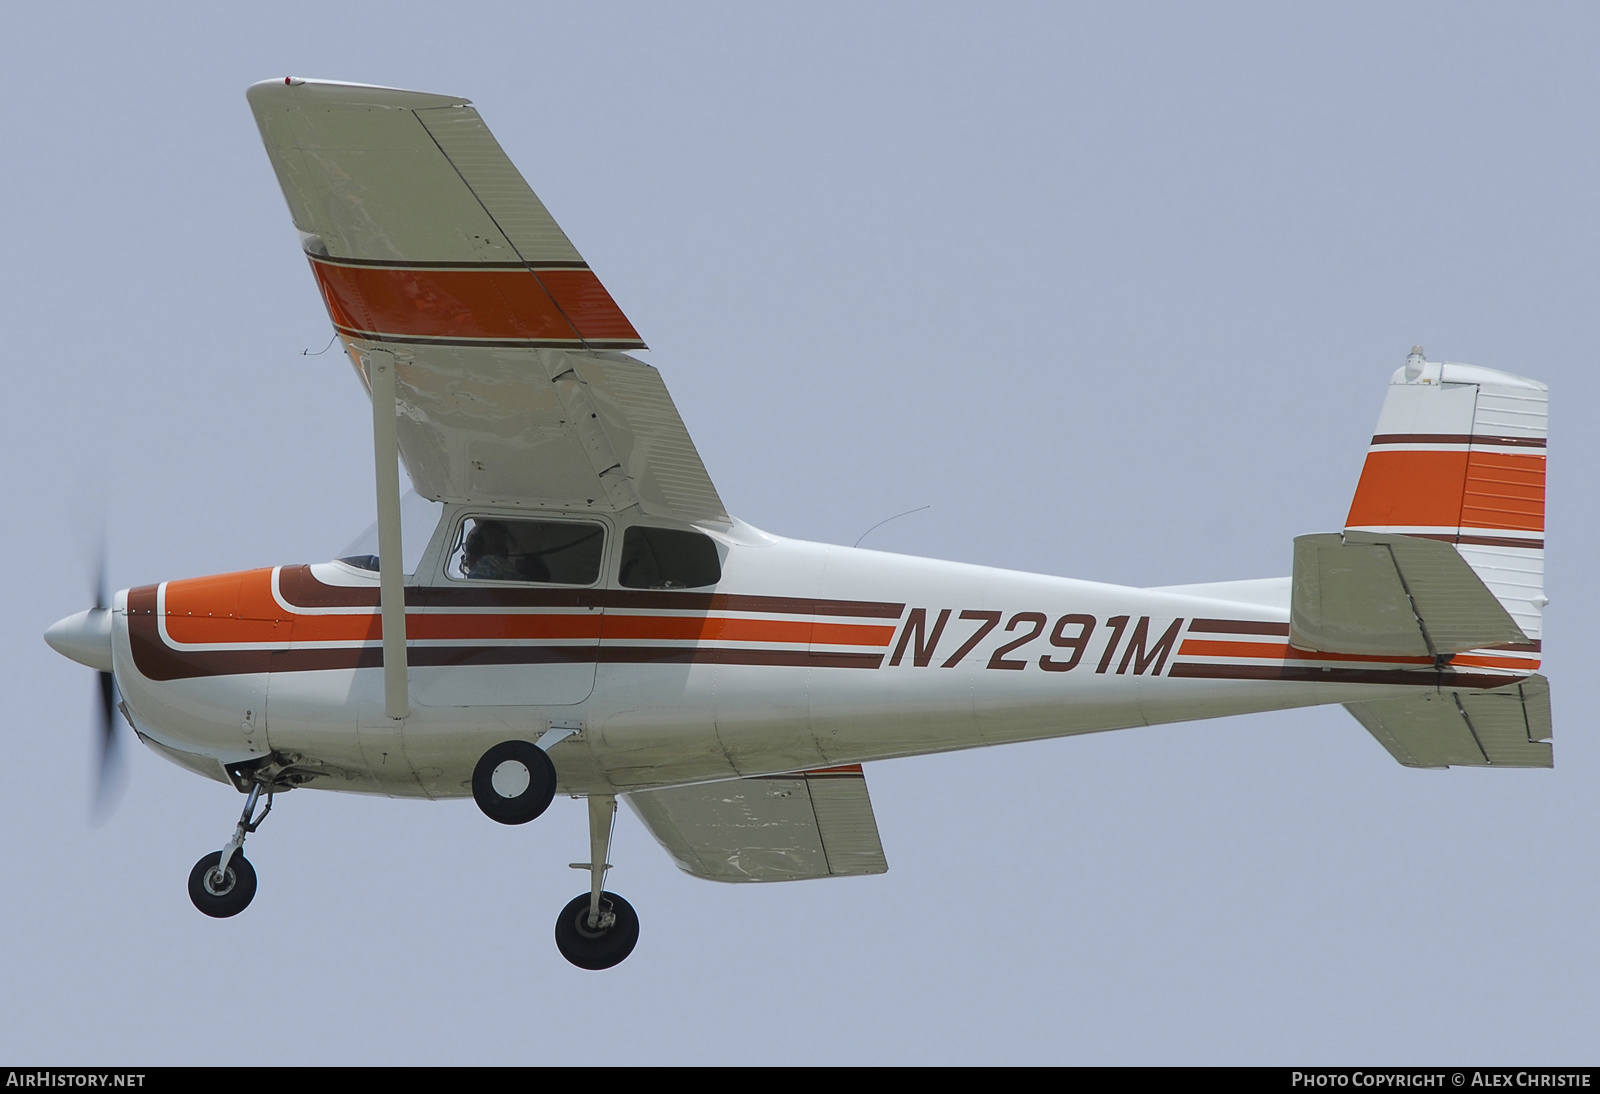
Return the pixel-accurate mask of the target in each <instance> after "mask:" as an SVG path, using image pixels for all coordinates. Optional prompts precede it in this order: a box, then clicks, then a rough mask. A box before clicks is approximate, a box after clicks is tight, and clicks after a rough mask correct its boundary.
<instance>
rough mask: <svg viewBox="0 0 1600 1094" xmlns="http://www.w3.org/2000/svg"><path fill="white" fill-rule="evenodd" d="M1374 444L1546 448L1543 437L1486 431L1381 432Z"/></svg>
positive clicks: (1375, 438)
mask: <svg viewBox="0 0 1600 1094" xmlns="http://www.w3.org/2000/svg"><path fill="white" fill-rule="evenodd" d="M1372 443H1373V444H1481V445H1500V446H1502V447H1505V448H1544V447H1545V439H1544V438H1543V437H1492V436H1489V435H1488V434H1485V433H1379V434H1377V435H1376V436H1374V437H1373V438H1372Z"/></svg>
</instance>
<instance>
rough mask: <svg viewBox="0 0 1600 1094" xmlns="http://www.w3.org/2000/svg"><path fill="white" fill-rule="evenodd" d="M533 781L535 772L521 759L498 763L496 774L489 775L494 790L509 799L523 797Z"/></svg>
mask: <svg viewBox="0 0 1600 1094" xmlns="http://www.w3.org/2000/svg"><path fill="white" fill-rule="evenodd" d="M532 783H533V772H531V771H529V770H528V765H527V764H525V763H523V762H522V761H521V760H506V761H504V762H503V763H500V764H499V765H497V766H496V767H495V769H494V774H493V775H491V776H489V785H490V786H492V787H494V792H495V793H496V794H498V795H500V796H501V797H502V798H505V799H507V800H511V799H514V798H520V797H522V795H523V794H525V793H527V792H528V787H529V786H530V785H532Z"/></svg>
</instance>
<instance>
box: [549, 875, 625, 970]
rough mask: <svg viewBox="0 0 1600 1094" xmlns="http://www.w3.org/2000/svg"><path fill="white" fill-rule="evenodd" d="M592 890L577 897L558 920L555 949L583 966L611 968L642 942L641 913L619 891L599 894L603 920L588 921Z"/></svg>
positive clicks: (564, 909)
mask: <svg viewBox="0 0 1600 1094" xmlns="http://www.w3.org/2000/svg"><path fill="white" fill-rule="evenodd" d="M591 896H592V894H590V893H584V894H583V895H582V896H579V897H574V898H573V900H572V903H570V904H568V905H567V906H566V907H565V908H563V909H561V917H560V918H559V919H557V920H556V949H558V950H560V951H561V956H562V957H565V958H566V959H567V960H568V961H571V962H572V963H573V964H574V965H576V966H578V968H580V969H590V970H599V969H609V968H611V967H612V966H613V965H620V964H622V962H623V960H624V959H625V958H626V957H627V956H628V955H629V954H630V953H632V952H633V947H634V946H636V945H637V944H638V942H639V916H638V913H636V912H635V911H634V910H633V905H631V904H629V903H628V902H627V901H626V900H623V899H622V898H621V897H620V896H618V895H617V894H616V893H601V894H600V922H599V924H597V925H595V926H592V927H591V926H590V925H589V903H590V898H591Z"/></svg>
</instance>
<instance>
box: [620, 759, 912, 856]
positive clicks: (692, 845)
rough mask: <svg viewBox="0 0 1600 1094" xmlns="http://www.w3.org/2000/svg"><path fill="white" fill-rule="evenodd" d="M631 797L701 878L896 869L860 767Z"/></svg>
mask: <svg viewBox="0 0 1600 1094" xmlns="http://www.w3.org/2000/svg"><path fill="white" fill-rule="evenodd" d="M624 797H625V798H626V800H627V802H628V804H629V805H630V806H632V808H633V810H634V812H635V813H637V814H638V815H639V818H640V819H641V820H643V821H644V823H645V826H646V827H647V828H649V829H650V833H651V835H653V836H655V838H656V840H657V842H659V843H660V844H661V845H662V846H663V847H665V848H666V849H667V852H668V853H669V854H670V855H671V856H672V858H673V861H674V862H676V863H677V864H678V868H679V869H681V870H683V871H685V872H686V873H690V874H693V875H694V876H695V877H700V878H706V879H707V880H710V881H801V880H804V879H807V878H818V877H844V876H851V875H861V874H881V873H884V872H885V871H886V870H888V868H889V866H888V863H887V862H886V861H885V860H884V856H883V844H882V842H881V841H880V840H879V838H878V823H877V820H876V818H875V817H874V816H873V813H872V800H871V798H870V797H869V796H868V794H867V781H866V776H865V774H864V773H863V772H862V770H861V767H860V766H859V765H855V766H851V767H840V768H829V769H826V770H822V771H807V772H801V773H798V774H795V775H781V776H772V777H763V778H755V779H735V780H733V781H731V782H720V783H710V784H702V785H699V786H687V787H678V788H675V789H671V790H646V791H641V792H639V793H634V794H627V795H624Z"/></svg>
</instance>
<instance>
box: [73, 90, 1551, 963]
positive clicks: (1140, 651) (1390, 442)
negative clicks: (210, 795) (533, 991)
mask: <svg viewBox="0 0 1600 1094" xmlns="http://www.w3.org/2000/svg"><path fill="white" fill-rule="evenodd" d="M249 101H250V106H251V109H252V110H253V111H254V113H255V118H256V121H257V123H258V125H259V126H260V130H261V136H262V139H263V140H264V141H265V143H266V148H267V154H268V157H269V158H270V160H271V161H272V166H273V169H274V170H275V171H276V172H277V177H278V181H279V183H280V184H281V185H282V188H283V194H284V197H285V198H286V199H287V201H288V205H289V213H290V216H291V218H292V220H293V221H294V225H295V227H296V228H297V229H298V230H299V233H300V242H301V246H302V248H303V249H304V251H305V255H306V258H307V260H308V261H309V263H310V266H311V272H312V274H313V275H314V276H315V278H316V280H317V284H318V286H319V288H320V289H321V292H322V296H323V299H324V301H325V302H326V304H327V308H328V314H329V316H330V317H331V319H332V321H333V325H334V327H335V329H336V331H337V333H338V337H339V338H340V339H341V340H342V342H343V344H344V347H345V349H346V351H347V353H348V355H349V359H350V361H351V362H352V364H354V366H355V369H356V372H357V374H358V375H359V376H360V377H361V380H362V382H363V383H364V384H365V385H366V386H367V387H368V389H369V390H370V392H371V396H372V407H373V436H374V446H375V464H376V469H377V470H376V478H377V509H378V514H379V521H378V547H377V554H376V555H375V556H374V555H361V554H358V555H353V556H351V557H347V558H343V559H339V560H336V561H330V562H323V563H317V564H313V565H309V566H275V567H272V568H270V569H262V570H252V571H246V572H242V573H231V574H223V575H220V576H215V577H201V578H191V579H186V580H176V581H165V582H161V583H160V584H156V585H147V586H144V587H141V588H134V589H126V590H123V591H121V592H118V593H117V594H116V595H115V596H114V597H113V598H112V600H111V603H109V604H103V603H102V604H99V605H97V606H96V607H95V608H93V609H91V610H89V611H86V612H80V613H78V614H77V615H74V616H71V617H69V618H67V619H63V620H61V621H60V622H59V623H57V624H55V625H54V626H53V627H51V628H50V630H49V631H48V632H47V633H46V636H45V637H46V639H47V640H48V641H49V642H50V644H51V645H52V646H53V647H54V648H55V649H57V650H58V651H60V652H61V653H63V654H65V655H66V656H68V657H70V658H72V659H74V660H76V661H79V662H82V663H83V664H85V665H88V666H90V667H91V668H94V669H97V670H99V671H100V672H101V674H102V676H101V682H102V687H103V694H104V697H105V704H106V711H105V714H106V719H107V721H106V725H107V726H108V727H109V724H110V716H111V714H110V712H111V709H112V707H113V705H114V706H115V709H117V710H120V711H121V713H122V715H123V716H124V717H125V718H126V719H127V721H128V722H129V723H130V724H131V725H132V727H133V729H134V730H135V732H136V733H137V734H138V736H139V739H140V740H142V741H143V742H144V743H145V744H147V745H148V746H150V747H151V748H152V749H154V750H155V751H157V752H158V753H160V754H161V755H163V756H165V757H167V758H168V759H170V760H172V761H174V762H176V763H178V764H181V765H182V766H184V767H186V768H189V769H191V770H193V771H196V772H198V773H200V774H202V775H205V776H207V777H209V778H213V779H217V780H219V781H227V782H231V783H232V784H233V785H234V786H235V787H237V788H238V790H239V791H240V792H241V793H244V794H246V795H247V797H246V801H245V806H244V810H243V813H242V814H241V816H240V818H239V823H238V825H237V826H236V828H235V830H234V833H233V837H232V839H230V840H229V841H228V842H227V843H226V845H225V846H224V847H222V848H221V849H220V850H218V851H213V852H211V853H210V854H208V855H206V856H205V857H204V858H202V859H201V860H200V861H199V862H198V863H197V864H196V865H195V868H194V871H193V872H192V874H191V875H190V878H189V892H190V896H191V898H192V899H193V901H194V904H195V906H196V907H197V908H199V910H200V911H202V912H204V913H205V914H207V915H210V916H218V917H221V916H231V915H235V914H237V913H238V912H240V911H242V910H243V909H244V908H245V906H246V905H248V904H249V903H250V900H251V897H252V896H253V895H254V893H255V889H256V876H255V872H254V870H253V869H252V867H251V866H250V864H249V862H248V861H247V860H246V859H245V856H244V854H243V844H244V841H245V837H246V835H247V834H249V833H252V832H254V831H255V830H256V827H257V825H259V824H260V823H261V821H262V819H264V818H265V816H266V812H267V811H268V810H270V808H271V805H272V800H273V795H274V794H275V793H277V792H280V791H284V790H288V789H291V788H298V787H308V788H317V789H324V790H344V791H353V792H357V793H369V794H385V795H390V796H395V797H425V798H459V797H465V796H467V795H471V796H472V797H473V798H474V799H475V800H476V802H477V803H478V805H479V806H480V807H481V808H482V810H483V812H484V813H486V814H487V815H488V816H489V817H491V818H492V819H494V820H496V821H499V822H501V823H504V824H522V823H524V822H527V821H531V820H533V819H534V818H535V817H538V816H539V815H540V814H541V813H542V812H544V810H545V808H546V807H547V806H548V805H549V804H550V802H551V800H552V798H553V796H554V795H555V794H556V793H558V792H559V793H566V794H570V795H574V796H579V797H584V798H586V799H587V800H588V813H589V831H590V839H589V844H590V846H589V861H588V862H587V863H585V864H582V866H583V868H584V869H587V870H588V872H589V876H590V887H589V891H588V892H585V893H583V894H581V895H580V896H578V897H577V898H576V899H574V900H573V901H572V902H571V903H570V904H568V905H567V906H566V907H565V908H564V909H563V910H562V911H561V913H560V916H559V918H558V919H557V921H556V930H555V934H556V944H557V946H558V947H559V948H560V951H561V953H562V954H563V955H564V956H565V957H566V958H567V959H568V960H570V961H572V962H573V963H574V964H576V965H579V966H581V967H584V968H589V969H600V968H608V967H610V966H613V965H615V964H617V963H618V962H620V961H621V960H623V959H624V958H625V957H627V955H628V954H629V953H630V952H631V951H632V949H633V947H634V944H635V942H636V941H637V939H638V934H639V921H638V918H637V916H636V915H635V913H634V911H633V909H632V907H630V906H629V904H628V903H627V902H626V901H624V900H623V899H622V898H621V897H619V896H617V895H615V894H613V893H610V892H607V891H606V890H605V887H604V883H605V878H606V872H607V870H608V869H609V864H608V863H607V857H608V854H609V850H610V841H611V833H612V828H613V824H614V818H615V813H616V803H617V800H618V799H619V798H621V799H622V800H624V801H626V802H628V803H629V804H630V806H631V807H632V808H633V810H634V811H635V812H636V813H637V814H638V816H639V817H640V819H641V820H642V821H643V822H644V824H645V825H646V827H648V828H649V830H650V831H651V833H652V834H654V836H655V837H656V839H657V840H658V841H659V842H660V843H661V844H662V845H663V846H664V847H665V848H666V849H667V851H668V853H669V854H671V855H672V857H673V859H674V860H675V861H676V862H677V864H678V865H679V866H680V867H681V868H682V869H684V870H685V871H687V872H689V873H691V874H693V875H695V876H696V877H701V878H710V879H713V880H718V881H789V880H796V879H802V878H819V877H830V876H840V875H855V874H875V873H881V872H883V871H884V870H885V869H886V868H887V867H886V864H885V860H884V853H883V848H882V846H881V844H880V842H879V838H878V831H877V825H876V822H875V820H874V817H873V812H872V805H871V802H870V800H869V798H868V795H867V787H866V781H865V778H864V776H863V773H862V768H861V766H860V765H861V764H862V763H863V762H866V761H874V760H883V759H889V758H892V757H896V756H913V755H919V754H924V753H931V752H938V751H946V750H951V749H960V748H972V747H976V746H980V745H993V744H1000V743H1004V742H1013V741H1026V740H1035V739H1040V738H1047V737H1058V736H1064V735H1068V734H1076V733H1091V732H1096V731H1100V730H1109V729H1119V728H1124V727H1130V726H1141V725H1149V724H1154V723H1159V722H1174V721H1181V720H1186V719H1194V718H1215V717H1222V716H1226V715H1232V714H1243V713H1246V712H1251V711H1266V710H1277V709H1284V708H1289V707H1300V706H1310V705H1314V704H1322V703H1342V704H1344V705H1345V706H1346V708H1347V709H1348V710H1349V711H1350V712H1351V713H1352V714H1354V715H1355V717H1356V719H1357V720H1358V721H1359V722H1360V723H1361V724H1362V725H1363V726H1365V727H1366V729H1367V730H1368V731H1370V732H1371V733H1372V735H1373V736H1374V737H1376V738H1377V739H1378V741H1379V743H1380V744H1382V745H1383V747H1384V748H1386V749H1388V751H1389V752H1390V754H1391V755H1393V756H1394V758H1395V759H1397V760H1399V761H1400V762H1401V763H1402V764H1406V765H1409V766H1413V767H1447V766H1453V765H1467V766H1484V765H1492V766H1496V767H1549V766H1550V764H1551V746H1550V744H1549V743H1547V742H1548V738H1549V737H1550V707H1549V688H1548V685H1547V683H1546V681H1545V679H1544V678H1543V677H1542V676H1539V675H1537V674H1536V671H1535V670H1536V669H1538V667H1539V658H1540V622H1541V615H1542V611H1543V608H1544V605H1545V598H1544V594H1543V582H1544V576H1543V570H1544V561H1543V559H1544V539H1543V535H1544V532H1543V529H1544V481H1545V475H1544V472H1545V411H1546V391H1545V387H1544V385H1543V384H1540V383H1537V382H1535V381H1532V380H1527V379H1523V378H1521V377H1519V376H1512V375H1509V374H1506V373H1501V372H1494V371H1491V370H1489V369H1485V368H1477V367H1473V366H1470V365H1460V364H1441V363H1438V362H1433V361H1429V360H1426V359H1425V357H1424V356H1423V354H1422V352H1421V351H1420V349H1419V350H1416V351H1414V352H1413V353H1412V355H1411V356H1410V357H1409V358H1408V359H1407V360H1406V363H1405V365H1404V366H1403V367H1402V368H1401V369H1400V370H1399V371H1397V372H1396V373H1395V374H1394V378H1393V380H1392V382H1391V383H1390V385H1389V388H1388V394H1387V396H1386V398H1385V400H1384V403H1383V408H1382V411H1381V413H1380V415H1379V419H1378V428H1377V434H1376V436H1374V437H1373V438H1372V441H1371V446H1370V448H1369V449H1368V454H1367V458H1366V464H1365V466H1364V469H1363V471H1362V474H1361V478H1360V481H1359V483H1358V484H1357V486H1356V492H1355V498H1354V501H1353V503H1352V504H1351V507H1350V511H1349V515H1348V517H1347V518H1346V520H1345V525H1344V530H1343V531H1342V532H1334V533H1328V534H1322V535H1307V536H1300V537H1299V538H1297V539H1296V540H1295V542H1294V553H1293V574H1292V577H1284V578H1272V579H1265V580H1259V581H1234V582H1224V583H1220V584H1211V585H1186V586H1178V587H1166V588H1150V589H1140V588H1126V587H1120V586H1114V585H1103V584H1095V583H1092V582H1087V581H1075V580H1068V579H1065V578H1058V577H1045V576H1038V575H1033V574H1023V573H1014V572H1009V571H1004V570H997V569H991V568H987V567H982V566H971V565H960V564H956V563H950V562H938V561H934V560H930V559H924V558H911V557H904V556H897V555H891V554H884V553H880V552H875V551H868V550H857V549H851V548H845V547H836V546H831V545H827V544H819V543H805V542H799V541H795V540H789V539H782V538H779V537H777V536H771V535H768V534H766V533H764V532H761V531H758V530H756V529H755V528H752V527H750V526H749V525H747V524H744V523H743V522H741V521H739V520H737V519H736V518H734V517H732V516H730V515H729V514H728V513H727V511H726V510H725V509H724V507H723V503H722V499H721V498H720V497H719V496H718V494H717V490H716V488H715V487H714V486H713V485H712V482H711V479H710V477H709V476H708V475H707V474H706V470H705V467H704V466H703V465H702V463H701V461H700V457H699V455H698V454H697V453H696V451H695V447H694V444H693V443H692V442H691V441H690V439H689V436H688V434H687V432H686V431H685V429H684V426H683V423H682V421H681V420H680V419H679V417H678V413H677V410H676V408H675V407H674V405H673V402H672V400H671V398H670V397H669V396H668V395H667V390H666V387H665V386H664V385H663V384H662V381H661V378H660V376H659V375H658V374H657V372H656V370H655V369H654V368H652V367H650V366H648V365H646V364H643V363H641V362H640V361H638V360H636V359H634V358H633V357H630V356H627V355H626V354H625V353H624V352H622V351H624V350H629V349H640V348H643V346H644V343H643V342H642V341H641V340H640V338H639V335H638V334H637V333H636V332H635V330H634V328H633V326H632V324H631V323H629V321H628V319H627V318H626V317H625V316H624V315H623V313H622V311H621V310H620V309H619V308H618V307H617V305H616V303H615V302H614V301H613V300H612V298H611V296H610V295H609V294H608V293H607V292H606V290H605V289H604V288H603V287H602V286H601V284H600V282H599V280H598V279H597V278H596V277H595V275H594V274H593V273H592V272H591V271H590V269H589V267H588V265H587V264H586V263H585V262H584V261H583V259H582V257H581V256H580V255H579V253H578V251H577V250H576V248H574V247H573V245H572V244H571V243H570V242H569V241H568V239H567V237H566V235H565V234H563V232H562V231H561V229H560V228H559V227H557V226H556V223H555V221H554V220H553V219H552V218H551V216H550V214H549V213H548V212H547V211H546V209H545V207H544V205H543V204H541V203H540V201H539V199H538V198H537V197H536V196H535V195H534V193H533V191H532V190H531V189H529V187H528V185H527V183H525V182H524V181H523V178H522V176H521V175H520V174H519V173H518V172H517V170H516V168H515V167H514V166H512V164H511V162H510V160H509V159H507V157H506V155H505V153H504V152H503V151H502V150H501V148H500V146H499V144H498V143H497V142H496V141H495V139H494V137H493V136H491V135H490V133H489V130H488V129H487V128H486V127H485V125H484V123H483V120H482V119H481V118H480V117H479V115H478V112H477V111H476V110H475V109H473V107H472V106H471V104H470V103H469V102H468V101H467V100H465V99H459V98H454V97H451V96H445V95H429V94H421V93H417V92H410V91H399V90H393V89H389V88H379V87H365V86H358V85H351V84H340V83H329V82H318V81H312V80H301V79H293V78H291V79H286V80H277V81H271V82H267V83H261V84H257V85H255V86H254V87H252V88H250V90H249ZM397 460H403V461H404V462H405V466H406V469H407V470H408V472H409V473H410V477H411V481H412V483H413V484H414V487H415V489H416V491H417V493H418V494H419V495H420V496H422V497H423V498H426V499H431V500H432V501H434V502H437V503H440V504H441V506H442V508H441V515H440V517H439V519H438V522H437V525H436V527H434V529H433V530H432V534H431V538H429V539H428V541H427V545H426V548H425V549H424V550H422V551H421V553H420V561H418V562H417V563H416V564H415V566H414V567H413V568H412V569H411V572H409V573H407V572H405V565H404V562H405V556H404V555H403V554H402V545H401V527H402V524H401V519H400V510H401V497H400V483H399V472H398V468H397ZM119 695H120V699H119V698H118V696H119ZM263 796H264V797H265V802H264V803H263V802H262V798H263ZM258 810H259V812H258Z"/></svg>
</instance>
